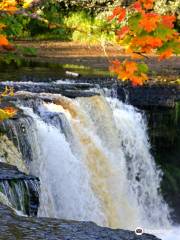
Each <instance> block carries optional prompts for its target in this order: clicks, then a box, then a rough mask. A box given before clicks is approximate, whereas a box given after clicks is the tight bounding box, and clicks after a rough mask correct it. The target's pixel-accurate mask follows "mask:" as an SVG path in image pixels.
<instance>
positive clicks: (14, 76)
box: [0, 60, 111, 82]
mask: <svg viewBox="0 0 180 240" xmlns="http://www.w3.org/2000/svg"><path fill="white" fill-rule="evenodd" d="M66 71H71V72H75V73H78V74H79V75H80V77H83V78H86V77H87V78H88V77H91V78H96V77H101V78H103V77H110V76H111V74H110V73H109V71H108V69H107V70H100V69H94V68H90V67H87V66H84V65H73V64H58V63H46V62H34V61H25V60H21V61H20V63H19V64H18V65H17V64H16V63H11V64H5V63H2V62H0V72H1V76H0V81H38V82H41V81H48V82H51V81H54V80H57V79H60V78H67V77H69V76H68V75H67V74H66ZM71 78H72V76H71Z"/></svg>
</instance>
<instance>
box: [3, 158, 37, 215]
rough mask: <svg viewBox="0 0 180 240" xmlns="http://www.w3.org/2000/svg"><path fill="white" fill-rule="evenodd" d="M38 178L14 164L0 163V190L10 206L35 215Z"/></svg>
mask: <svg viewBox="0 0 180 240" xmlns="http://www.w3.org/2000/svg"><path fill="white" fill-rule="evenodd" d="M38 190H39V179H38V178H36V177H34V176H31V175H27V174H25V173H22V172H20V171H19V170H18V169H17V168H16V167H15V166H12V165H9V164H6V163H2V162H1V163H0V192H2V193H3V194H4V195H5V196H6V197H7V199H8V200H9V202H10V203H11V205H12V207H13V208H15V209H17V210H20V211H22V212H23V213H24V214H26V215H30V216H36V215H37V211H38V206H39V191H38Z"/></svg>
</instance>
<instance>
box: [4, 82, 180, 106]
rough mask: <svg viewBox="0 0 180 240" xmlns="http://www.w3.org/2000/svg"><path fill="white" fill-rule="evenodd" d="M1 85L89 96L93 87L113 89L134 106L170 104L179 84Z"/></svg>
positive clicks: (175, 98) (178, 97)
mask: <svg viewBox="0 0 180 240" xmlns="http://www.w3.org/2000/svg"><path fill="white" fill-rule="evenodd" d="M5 86H13V87H14V89H15V91H29V92H33V93H53V94H55V93H58V94H62V95H64V96H66V97H69V98H75V97H90V96H94V95H97V94H98V93H97V91H94V89H95V88H96V89H97V88H98V87H99V88H100V89H102V88H108V89H112V88H114V89H116V90H117V97H118V98H119V99H120V100H122V101H125V100H128V102H129V103H130V104H132V105H134V106H139V107H149V106H159V107H174V106H175V102H177V101H180V86H179V85H172V86H171V85H144V86H136V87H133V86H131V85H129V84H126V85H123V84H121V83H120V82H118V81H116V80H115V79H101V80H100V79H84V80H82V79H79V80H78V79H77V80H76V83H65V82H64V83H52V82H51V83H37V82H36V83H35V82H29V83H27V82H21V83H18V82H12V83H10V82H1V83H0V90H2V89H4V87H5Z"/></svg>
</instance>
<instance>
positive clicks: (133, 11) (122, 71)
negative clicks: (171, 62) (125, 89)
mask: <svg viewBox="0 0 180 240" xmlns="http://www.w3.org/2000/svg"><path fill="white" fill-rule="evenodd" d="M153 6H154V0H138V1H136V2H134V3H132V4H131V5H130V6H129V7H128V8H127V9H125V8H123V7H120V6H117V7H115V9H114V10H113V12H112V15H110V16H109V17H108V20H109V21H113V22H114V24H115V26H116V28H115V32H116V36H117V42H118V43H119V44H120V45H121V46H123V47H124V49H125V52H126V53H128V54H130V57H131V60H124V61H123V62H120V61H119V60H114V61H113V62H112V66H111V67H110V69H111V71H112V72H114V73H115V74H116V75H117V76H118V79H121V80H123V81H125V80H130V81H131V82H132V84H133V85H142V84H143V83H144V82H145V81H146V80H147V79H148V76H147V73H148V66H147V65H146V64H145V63H144V61H142V59H144V57H145V56H147V54H156V55H158V56H159V58H158V59H159V61H161V60H164V59H167V58H169V57H171V56H172V55H173V54H176V55H177V54H179V51H180V39H179V34H178V32H177V31H176V30H175V29H174V22H175V20H176V17H175V16H174V15H161V14H158V13H155V12H154V11H153ZM134 58H137V59H140V61H139V62H137V61H133V60H132V59H134Z"/></svg>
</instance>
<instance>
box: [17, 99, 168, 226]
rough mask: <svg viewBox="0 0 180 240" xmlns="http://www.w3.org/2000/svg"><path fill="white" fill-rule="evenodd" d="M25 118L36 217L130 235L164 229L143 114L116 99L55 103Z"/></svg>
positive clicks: (157, 177)
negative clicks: (37, 193)
mask: <svg viewBox="0 0 180 240" xmlns="http://www.w3.org/2000/svg"><path fill="white" fill-rule="evenodd" d="M20 107H21V108H22V109H23V111H24V112H25V113H26V114H27V115H29V116H30V117H31V118H32V120H33V121H32V125H31V128H28V129H27V131H26V134H27V135H28V136H29V137H30V139H31V149H32V158H33V161H32V162H31V171H32V173H33V174H35V175H36V176H39V177H40V181H41V199H40V209H39V216H47V217H58V218H66V219H76V220H88V221H94V222H96V223H98V224H99V225H103V226H109V227H112V228H117V227H118V228H126V229H132V230H134V229H135V228H136V227H137V226H141V227H143V228H156V229H157V228H162V227H168V226H169V224H170V223H169V210H168V207H167V205H166V204H165V203H164V201H163V199H162V197H161V195H160V193H159V186H160V175H161V173H160V171H159V170H157V168H156V166H155V163H154V160H153V158H152V156H151V154H150V147H149V143H148V137H147V132H146V124H145V120H144V118H143V115H142V114H141V113H140V112H138V111H137V110H136V109H135V108H133V107H132V106H128V105H126V104H123V103H121V102H119V101H118V100H117V99H112V98H105V97H103V96H94V97H88V98H76V99H73V100H72V99H69V98H66V97H63V96H61V95H59V96H58V95H57V96H56V100H55V101H54V103H45V102H43V101H42V102H41V103H40V104H39V105H38V106H37V104H36V107H35V108H36V109H35V112H33V110H32V108H30V107H27V106H26V107H24V106H23V104H20Z"/></svg>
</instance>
